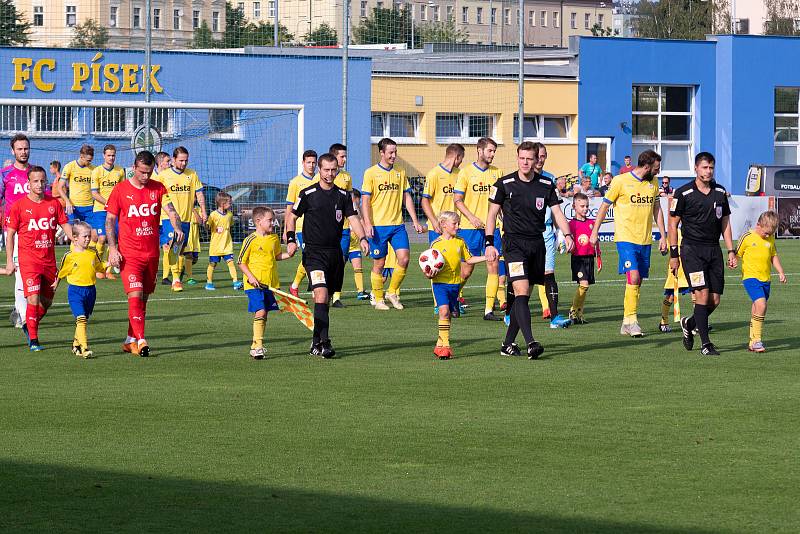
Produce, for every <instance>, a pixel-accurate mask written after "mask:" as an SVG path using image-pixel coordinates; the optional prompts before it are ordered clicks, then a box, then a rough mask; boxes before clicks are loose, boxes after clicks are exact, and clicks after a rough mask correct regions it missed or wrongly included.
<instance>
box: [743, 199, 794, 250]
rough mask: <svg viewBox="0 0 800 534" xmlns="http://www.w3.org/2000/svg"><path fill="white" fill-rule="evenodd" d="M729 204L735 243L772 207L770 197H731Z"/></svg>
mask: <svg viewBox="0 0 800 534" xmlns="http://www.w3.org/2000/svg"><path fill="white" fill-rule="evenodd" d="M798 200H800V199H798ZM728 203H729V204H730V206H731V217H730V219H729V220H730V223H731V233H732V234H733V240H734V241H736V240H737V239H739V238H740V237H742V234H744V233H745V232H747V231H748V230H750V229H751V228H753V227H754V226H755V225H756V222H758V216H759V215H761V214H762V213H764V212H765V211H767V210H768V209H770V207H771V205H770V197H747V196H743V195H731V196H730V197H728Z"/></svg>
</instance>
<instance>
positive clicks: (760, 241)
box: [736, 211, 786, 352]
mask: <svg viewBox="0 0 800 534" xmlns="http://www.w3.org/2000/svg"><path fill="white" fill-rule="evenodd" d="M777 228H778V214H777V213H775V212H774V211H765V212H764V213H762V214H761V215H760V216H759V217H758V222H757V223H756V227H755V228H753V229H752V230H750V231H749V232H746V233H745V234H744V235H743V236H742V237H741V238H739V244H738V246H737V247H736V255H737V256H739V257H740V258H742V285H744V289H745V291H747V295H748V296H749V297H750V300H752V301H753V306H752V314H751V318H750V342H749V343H748V345H747V350H749V351H750V352H766V350H767V349H766V348H765V347H764V343H763V342H762V341H761V330H762V328H763V326H764V318H765V317H766V315H767V300H769V290H770V276H771V273H772V267H775V270H776V271H778V279H779V280H780V281H781V283H782V284H785V283H786V275H785V274H784V272H783V266H782V265H781V260H780V258H778V250H777V249H776V248H775V230H777Z"/></svg>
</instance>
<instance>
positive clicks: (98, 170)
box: [91, 145, 125, 279]
mask: <svg viewBox="0 0 800 534" xmlns="http://www.w3.org/2000/svg"><path fill="white" fill-rule="evenodd" d="M116 160H117V147H115V146H114V145H106V146H104V147H103V164H102V165H98V166H97V167H95V168H94V170H93V171H92V181H91V186H92V197H93V198H94V208H93V209H94V211H93V212H92V218H91V225H92V239H93V240H94V241H96V242H97V245H96V246H95V247H96V248H97V255H98V256H99V257H100V259H103V253H104V252H105V245H106V202H108V196H109V195H110V194H111V191H112V190H113V189H114V186H116V185H117V184H118V183H120V182H121V181H122V180H124V179H125V169H123V168H122V167H120V166H119V165H114V163H115V162H116ZM97 277H98V278H103V277H104V276H103V273H98V274H97ZM108 278H109V279H113V278H114V275H113V274H111V273H109V274H108Z"/></svg>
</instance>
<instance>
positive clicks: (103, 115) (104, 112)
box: [94, 108, 133, 137]
mask: <svg viewBox="0 0 800 534" xmlns="http://www.w3.org/2000/svg"><path fill="white" fill-rule="evenodd" d="M132 129H133V128H132V127H131V126H130V125H129V124H128V113H127V110H126V109H125V108H95V110H94V133H95V134H100V135H115V134H117V135H119V136H121V137H122V136H125V135H126V134H128V132H130V131H131V130H132Z"/></svg>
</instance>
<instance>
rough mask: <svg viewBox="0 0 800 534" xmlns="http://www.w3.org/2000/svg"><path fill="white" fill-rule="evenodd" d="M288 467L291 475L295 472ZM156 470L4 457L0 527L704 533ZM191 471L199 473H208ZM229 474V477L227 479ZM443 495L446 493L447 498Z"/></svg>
mask: <svg viewBox="0 0 800 534" xmlns="http://www.w3.org/2000/svg"><path fill="white" fill-rule="evenodd" d="M258 447H262V448H263V445H258V446H257V447H256V449H255V451H254V453H253V454H256V455H258V454H264V453H263V452H262V451H261V450H259V448H258ZM298 461H301V460H298ZM145 465H148V466H149V465H150V464H149V463H145ZM153 465H155V464H153ZM259 465H260V464H259ZM286 467H287V468H290V469H292V470H294V469H295V467H294V466H286ZM148 469H149V472H148ZM156 469H157V468H155V467H153V468H148V467H145V466H141V467H139V470H140V471H142V472H141V473H124V472H123V473H121V472H116V471H108V470H99V469H89V468H84V467H72V466H69V467H68V466H64V465H55V464H39V463H29V462H20V461H13V460H4V461H2V462H0V483H1V484H2V486H3V488H4V491H3V492H2V495H0V530H2V531H5V532H42V531H63V532H85V531H89V532H91V531H95V532H100V531H106V530H111V531H114V532H133V533H139V532H142V531H150V532H348V533H351V532H387V533H391V532H551V533H568V532H569V533H573V532H592V533H598V534H603V533H614V534H634V533H636V534H688V533H690V532H692V533H697V534H710V533H711V532H712V531H710V530H703V529H698V528H696V527H692V528H688V527H669V526H667V527H665V526H655V525H649V524H647V523H643V522H623V521H614V520H606V519H596V518H592V517H590V515H592V514H591V512H592V511H590V512H589V513H584V514H582V515H583V516H582V517H581V516H578V515H577V514H576V515H571V516H570V515H558V514H555V513H548V512H546V511H545V510H546V508H547V507H546V506H543V505H541V502H537V501H536V500H535V499H534V500H533V501H531V503H530V505H529V507H530V508H531V509H533V510H530V511H529V510H527V509H523V510H508V509H497V508H491V507H489V506H486V505H471V506H466V505H457V504H443V503H438V502H436V503H435V502H430V501H429V500H425V499H424V498H422V497H418V496H415V495H413V494H408V495H407V496H406V497H405V498H404V500H397V499H388V498H385V497H375V496H371V495H370V490H369V489H365V490H362V491H358V492H357V493H356V492H355V491H352V492H350V493H347V492H346V490H342V491H338V492H334V491H321V490H311V489H304V488H302V487H293V486H292V484H291V482H285V481H283V484H281V485H277V484H276V483H275V482H274V481H272V480H270V478H269V477H268V476H267V475H266V474H264V471H263V468H262V469H254V471H253V473H248V475H249V476H248V478H247V480H248V482H228V481H225V482H222V481H216V480H208V479H202V480H201V479H192V478H179V477H176V476H162V475H159V474H157V472H156ZM297 469H298V470H300V469H301V467H300V466H298V467H297ZM199 471H201V472H203V473H205V472H207V471H208V469H207V466H203V468H202V469H200V470H199ZM237 476H238V474H234V476H233V477H231V478H234V477H237ZM401 483H402V482H401ZM431 484H434V485H436V484H446V481H440V480H432V481H431ZM287 486H288V487H287ZM367 488H368V487H367ZM451 490H452V488H449V487H448V488H446V490H445V491H451ZM498 491H502V488H500V489H499V490H498ZM534 510H535V511H534ZM661 520H662V521H663V518H661ZM653 521H654V522H656V521H658V520H657V519H656V520H653ZM686 522H687V523H690V522H691V520H686Z"/></svg>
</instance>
